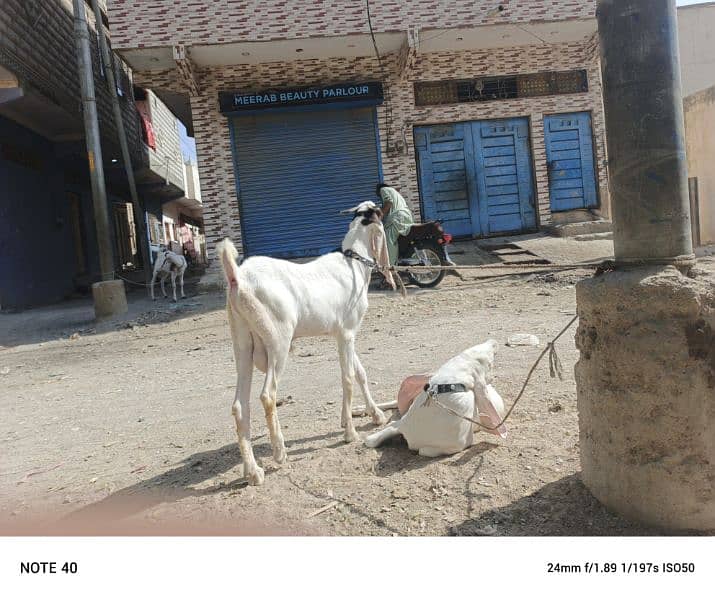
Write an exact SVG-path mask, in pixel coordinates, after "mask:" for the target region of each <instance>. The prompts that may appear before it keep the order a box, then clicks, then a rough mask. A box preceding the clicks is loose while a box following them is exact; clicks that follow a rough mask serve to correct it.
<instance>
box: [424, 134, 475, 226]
mask: <svg viewBox="0 0 715 600" xmlns="http://www.w3.org/2000/svg"><path fill="white" fill-rule="evenodd" d="M415 147H416V150H417V161H418V163H417V164H418V168H419V182H420V196H421V201H422V214H423V216H424V218H425V220H437V219H438V220H440V221H442V222H443V223H444V228H445V230H446V231H448V232H449V233H451V234H452V235H457V236H466V235H472V234H473V233H474V232H475V231H479V213H478V210H477V207H476V192H475V191H474V190H470V187H471V186H472V185H473V184H474V177H473V163H474V157H473V155H472V143H471V129H470V126H469V124H468V123H453V124H447V125H434V126H430V127H416V128H415ZM472 204H473V205H474V206H471V205H472Z"/></svg>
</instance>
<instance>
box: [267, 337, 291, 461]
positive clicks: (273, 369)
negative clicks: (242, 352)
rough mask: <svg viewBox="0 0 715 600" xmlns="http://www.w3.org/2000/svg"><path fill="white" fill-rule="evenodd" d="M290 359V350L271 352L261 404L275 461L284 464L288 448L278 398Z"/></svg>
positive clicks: (281, 349)
mask: <svg viewBox="0 0 715 600" xmlns="http://www.w3.org/2000/svg"><path fill="white" fill-rule="evenodd" d="M287 358H288V348H285V349H284V348H280V349H279V350H278V351H275V350H274V351H270V352H269V356H268V368H267V369H266V379H265V382H264V384H263V390H262V391H261V404H263V410H264V411H265V413H266V423H267V425H268V433H269V435H270V438H271V447H272V448H273V458H274V460H275V461H276V462H277V463H279V464H282V463H284V462H285V461H286V458H287V455H286V448H285V441H284V439H283V433H282V432H281V425H280V423H279V421H278V411H277V409H276V400H277V398H278V380H279V379H280V376H281V373H282V372H283V369H284V368H285V364H286V360H287Z"/></svg>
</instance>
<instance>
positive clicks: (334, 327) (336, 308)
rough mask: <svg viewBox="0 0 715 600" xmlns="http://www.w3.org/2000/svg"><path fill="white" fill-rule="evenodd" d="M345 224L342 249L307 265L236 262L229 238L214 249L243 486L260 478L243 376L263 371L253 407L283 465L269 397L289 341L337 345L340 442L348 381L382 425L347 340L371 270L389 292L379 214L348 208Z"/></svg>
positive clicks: (350, 435)
mask: <svg viewBox="0 0 715 600" xmlns="http://www.w3.org/2000/svg"><path fill="white" fill-rule="evenodd" d="M344 212H349V213H352V214H353V220H352V222H351V223H350V229H349V230H348V233H347V235H346V236H345V239H344V240H343V244H342V252H332V253H330V254H326V255H324V256H321V257H319V258H317V259H315V260H313V261H311V262H309V263H304V264H296V263H292V262H288V261H285V260H278V259H274V258H267V257H264V256H256V257H252V258H249V259H248V260H246V261H244V262H243V264H242V265H241V266H240V267H239V266H238V265H237V264H236V256H237V255H238V253H237V252H236V248H235V247H234V245H233V244H232V243H231V241H230V240H229V239H226V240H224V241H223V242H221V244H219V246H218V248H217V253H218V256H219V257H220V259H221V264H222V265H223V270H224V273H225V275H226V281H227V284H228V290H227V302H226V304H227V306H226V308H227V312H228V321H229V326H230V328H231V338H232V340H233V351H234V356H235V358H236V372H237V376H238V377H237V383H236V396H235V399H234V402H233V407H232V412H233V415H234V418H235V420H236V431H237V433H238V444H239V448H240V449H241V456H242V457H243V472H244V475H245V476H246V477H247V478H248V482H249V483H250V484H251V485H260V484H262V483H263V480H264V473H263V469H261V467H259V466H258V465H257V464H256V459H255V458H254V456H253V448H252V446H251V408H250V395H251V378H252V375H253V367H254V366H256V367H257V368H258V370H260V371H262V372H264V373H265V374H266V378H265V381H264V383H263V389H262V391H261V403H262V404H263V409H264V411H265V414H266V421H267V423H268V431H269V433H270V438H271V446H272V447H273V458H274V459H275V461H276V462H278V463H283V462H285V460H286V458H287V456H286V450H285V443H284V441H283V434H282V433H281V428H280V424H279V422H278V415H277V414H276V399H277V393H278V381H279V379H280V376H281V374H282V373H283V370H284V369H285V366H286V362H287V360H288V352H289V351H290V347H291V343H292V341H293V340H294V339H295V338H299V337H310V336H332V337H334V338H336V339H337V342H338V355H339V358H340V370H341V372H342V384H343V404H342V419H341V424H342V427H343V428H344V429H345V441H346V442H354V441H356V440H358V439H359V437H358V434H357V431H356V430H355V426H354V425H353V421H352V407H351V404H352V396H353V382H354V380H357V384H358V386H359V387H360V391H361V392H362V395H363V397H364V398H365V404H366V405H367V411H368V413H369V414H370V415H371V416H372V420H373V423H375V424H377V425H382V424H384V423H385V415H384V414H383V412H382V411H381V410H380V409H379V408H378V407H377V405H376V404H375V402H374V401H373V399H372V396H371V395H370V390H369V388H368V380H367V375H366V374H365V369H364V368H363V366H362V364H361V363H360V359H359V358H358V356H357V354H356V353H355V336H356V334H357V332H358V329H359V328H360V324H361V322H362V319H363V316H364V315H365V312H366V311H367V306H368V301H367V289H368V285H369V283H370V273H371V272H372V269H373V268H378V269H380V270H381V271H382V272H383V273H384V275H385V277H386V279H387V281H388V282H389V283H390V284H391V285H392V287H393V289H394V287H395V284H394V281H393V280H392V274H391V273H390V271H389V270H388V268H389V266H390V263H389V258H388V255H387V244H386V241H385V230H384V229H383V227H382V222H381V220H380V219H381V216H382V214H381V212H380V209H379V208H377V206H376V205H375V204H374V203H373V202H363V203H362V204H360V205H359V206H356V207H355V208H352V209H350V210H349V211H344Z"/></svg>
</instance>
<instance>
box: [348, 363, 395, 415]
mask: <svg viewBox="0 0 715 600" xmlns="http://www.w3.org/2000/svg"><path fill="white" fill-rule="evenodd" d="M353 360H354V361H355V378H356V379H357V382H358V386H359V387H360V392H361V393H362V397H363V398H365V406H367V413H368V414H369V415H370V416H371V417H372V422H373V423H374V424H375V425H384V424H385V423H386V422H387V417H385V413H384V412H382V411H381V410H380V409H379V408H378V407H377V404H375V401H374V400H373V399H372V395H371V394H370V387H369V386H368V383H367V373H365V369H364V368H363V366H362V363H361V362H360V358H358V355H357V353H355V354H354V356H353Z"/></svg>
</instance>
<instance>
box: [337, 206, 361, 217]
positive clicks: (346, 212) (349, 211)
mask: <svg viewBox="0 0 715 600" xmlns="http://www.w3.org/2000/svg"><path fill="white" fill-rule="evenodd" d="M358 208H360V205H359V204H358V205H357V206H353V207H352V208H346V209H345V210H341V211H340V214H341V215H351V214H353V213H356V212H357V209H358Z"/></svg>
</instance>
